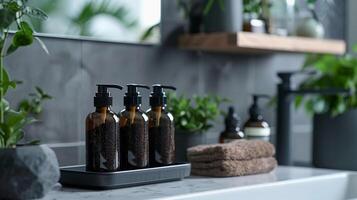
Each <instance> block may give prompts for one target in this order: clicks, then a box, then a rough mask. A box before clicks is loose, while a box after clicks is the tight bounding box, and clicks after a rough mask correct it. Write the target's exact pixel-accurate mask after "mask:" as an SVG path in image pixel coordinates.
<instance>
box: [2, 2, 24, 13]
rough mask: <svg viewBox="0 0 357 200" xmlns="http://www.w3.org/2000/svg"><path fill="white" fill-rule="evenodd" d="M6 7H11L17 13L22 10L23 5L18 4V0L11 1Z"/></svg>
mask: <svg viewBox="0 0 357 200" xmlns="http://www.w3.org/2000/svg"><path fill="white" fill-rule="evenodd" d="M5 8H6V9H9V10H10V11H11V12H13V13H16V12H18V11H20V9H21V7H20V6H19V4H17V2H16V1H13V2H9V3H7V4H6V6H5Z"/></svg>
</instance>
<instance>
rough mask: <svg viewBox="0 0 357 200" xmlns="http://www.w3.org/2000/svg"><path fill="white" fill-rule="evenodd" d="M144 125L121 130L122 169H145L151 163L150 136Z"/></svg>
mask: <svg viewBox="0 0 357 200" xmlns="http://www.w3.org/2000/svg"><path fill="white" fill-rule="evenodd" d="M147 131H148V130H147V128H146V126H145V125H144V124H143V123H134V124H131V125H128V124H127V125H126V126H124V127H121V128H120V133H121V144H120V146H121V149H120V150H121V169H123V170H127V169H139V168H145V167H147V166H148V163H149V155H148V154H149V150H148V146H149V145H148V134H147Z"/></svg>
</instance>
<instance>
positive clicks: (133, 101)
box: [124, 84, 150, 106]
mask: <svg viewBox="0 0 357 200" xmlns="http://www.w3.org/2000/svg"><path fill="white" fill-rule="evenodd" d="M126 86H127V87H128V91H127V92H126V93H125V96H124V106H137V105H140V104H141V95H140V93H139V92H138V91H137V88H145V89H150V87H149V86H147V85H141V84H127V85H126Z"/></svg>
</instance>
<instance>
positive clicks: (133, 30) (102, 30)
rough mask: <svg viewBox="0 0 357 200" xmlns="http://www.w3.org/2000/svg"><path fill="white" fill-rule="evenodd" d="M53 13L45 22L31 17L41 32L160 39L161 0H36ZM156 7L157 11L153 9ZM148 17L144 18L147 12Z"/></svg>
mask: <svg viewBox="0 0 357 200" xmlns="http://www.w3.org/2000/svg"><path fill="white" fill-rule="evenodd" d="M73 4H75V6H74V7H73V6H72V5H73ZM31 5H33V6H35V7H38V8H41V9H42V10H43V11H44V12H46V13H47V14H48V15H49V16H50V20H48V21H46V22H44V21H39V20H31V22H32V23H33V24H34V28H35V29H36V30H37V31H38V32H41V33H52V34H59V35H72V36H89V37H99V38H102V39H112V40H120V41H127V42H130V41H132V42H140V41H145V42H158V41H159V33H160V30H159V27H158V24H159V20H160V19H159V18H158V16H157V15H159V14H160V13H157V12H159V11H160V10H158V11H157V10H156V9H159V6H160V0H155V1H154V0H152V1H150V2H149V1H146V0H134V1H123V0H96V1H93V0H79V1H76V2H75V3H74V2H73V1H70V0H51V1H33V2H32V3H31ZM153 11H155V12H153ZM144 15H146V16H145V18H143V16H144Z"/></svg>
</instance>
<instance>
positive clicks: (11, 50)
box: [6, 44, 18, 56]
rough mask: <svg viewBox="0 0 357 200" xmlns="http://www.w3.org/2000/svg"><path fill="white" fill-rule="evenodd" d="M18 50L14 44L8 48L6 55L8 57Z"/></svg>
mask: <svg viewBox="0 0 357 200" xmlns="http://www.w3.org/2000/svg"><path fill="white" fill-rule="evenodd" d="M17 49H18V46H15V45H14V44H10V46H9V47H8V48H7V51H6V55H7V56H8V55H10V54H12V53H14V52H15V51H16V50H17Z"/></svg>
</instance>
